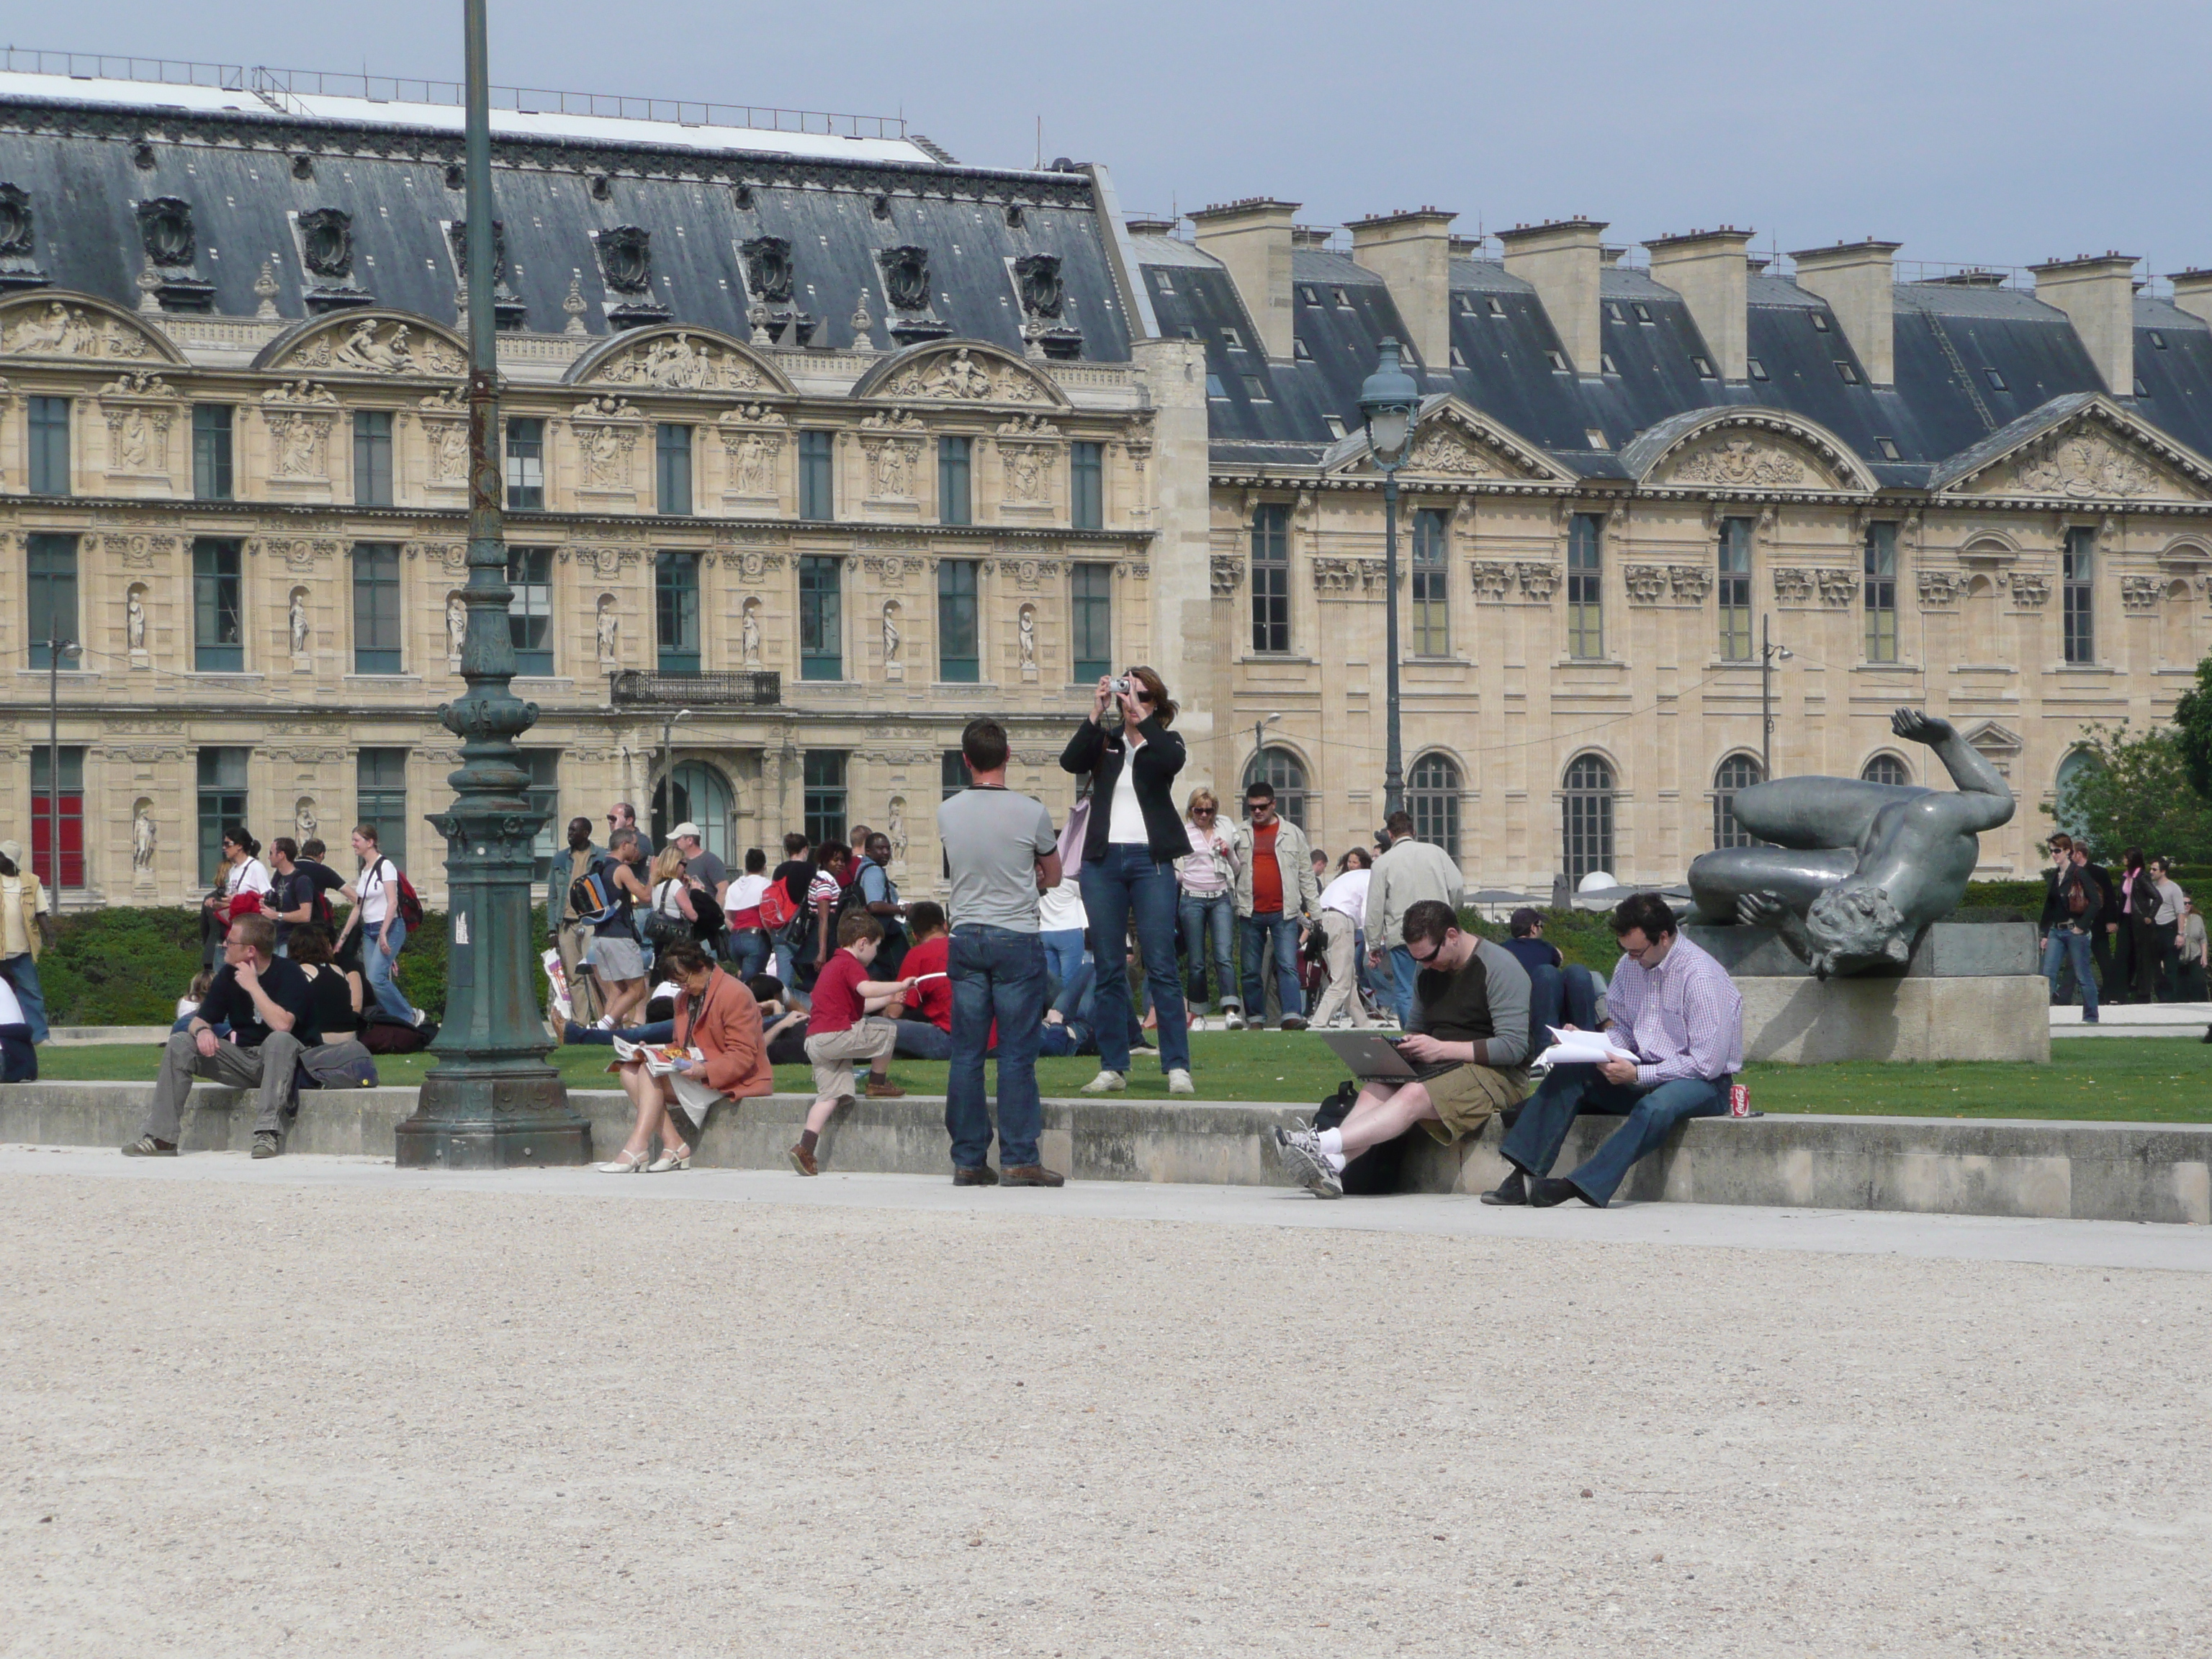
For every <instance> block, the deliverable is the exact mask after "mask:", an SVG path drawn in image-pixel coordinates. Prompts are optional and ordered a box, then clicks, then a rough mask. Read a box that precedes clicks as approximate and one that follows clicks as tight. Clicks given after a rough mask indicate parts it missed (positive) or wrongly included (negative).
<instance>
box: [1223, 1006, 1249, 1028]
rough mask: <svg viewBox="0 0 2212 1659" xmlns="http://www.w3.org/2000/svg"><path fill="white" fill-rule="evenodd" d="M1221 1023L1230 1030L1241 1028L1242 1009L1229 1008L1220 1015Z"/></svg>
mask: <svg viewBox="0 0 2212 1659" xmlns="http://www.w3.org/2000/svg"><path fill="white" fill-rule="evenodd" d="M1221 1023H1222V1024H1224V1025H1225V1026H1226V1027H1227V1028H1228V1029H1229V1030H1232V1031H1241V1030H1243V1029H1244V1011H1243V1009H1242V1008H1231V1010H1230V1011H1229V1012H1227V1013H1225V1014H1224V1015H1223V1016H1222V1017H1221Z"/></svg>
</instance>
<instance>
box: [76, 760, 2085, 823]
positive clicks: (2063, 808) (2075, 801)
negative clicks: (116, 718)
mask: <svg viewBox="0 0 2212 1659" xmlns="http://www.w3.org/2000/svg"><path fill="white" fill-rule="evenodd" d="M34 752H35V751H34ZM2096 770H2097V757H2096V756H2095V755H2094V754H2093V753H2091V752H2090V751H2089V750H2087V749H2075V750H2069V752H2068V754H2067V757H2066V758H2065V759H2064V760H2063V761H2061V762H2059V763H2058V789H2057V796H2058V798H2057V799H2056V800H2054V801H2053V802H2051V817H2053V818H2055V819H2056V820H2057V824H2058V827H2059V828H2060V829H2063V830H2064V831H2065V832H2066V833H2067V834H2068V835H2069V836H2088V835H2089V815H2088V814H2087V812H2085V811H2082V808H2081V799H2080V797H2079V795H2078V794H2077V793H2076V792H2077V790H2078V789H2079V788H2080V787H2081V785H2082V784H2084V783H2086V782H2087V781H2088V780H2089V779H2090V777H2091V776H2092V775H2094V773H2095V772H2096ZM2091 839H2094V837H2091Z"/></svg>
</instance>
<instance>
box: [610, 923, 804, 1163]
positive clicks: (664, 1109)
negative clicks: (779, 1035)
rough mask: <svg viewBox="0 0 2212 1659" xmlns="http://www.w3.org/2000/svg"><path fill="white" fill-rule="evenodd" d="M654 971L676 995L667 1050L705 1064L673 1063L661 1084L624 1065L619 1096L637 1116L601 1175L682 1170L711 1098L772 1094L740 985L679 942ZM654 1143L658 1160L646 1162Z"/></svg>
mask: <svg viewBox="0 0 2212 1659" xmlns="http://www.w3.org/2000/svg"><path fill="white" fill-rule="evenodd" d="M659 967H660V971H661V972H662V973H663V974H665V975H666V976H667V977H669V978H671V979H672V980H674V981H676V983H677V986H678V991H677V994H676V1030H675V1033H674V1035H673V1036H671V1037H670V1039H669V1047H670V1048H672V1049H680V1048H697V1049H698V1050H699V1052H700V1053H701V1054H703V1055H704V1056H705V1058H704V1059H702V1060H678V1061H677V1062H676V1064H675V1069H674V1070H672V1071H671V1072H669V1073H665V1075H663V1076H660V1077H655V1076H654V1075H653V1073H652V1072H651V1071H650V1070H648V1069H647V1066H646V1063H645V1061H644V1060H629V1061H628V1062H626V1063H625V1064H624V1065H623V1067H622V1070H621V1073H619V1075H620V1076H621V1078H622V1085H623V1092H624V1093H625V1094H627V1095H629V1098H630V1104H631V1105H633V1106H635V1108H636V1109H637V1120H636V1121H635V1123H633V1124H632V1125H631V1126H630V1132H629V1139H628V1140H627V1141H625V1142H624V1143H623V1149H622V1152H620V1153H619V1154H618V1155H617V1157H616V1158H614V1159H613V1160H612V1161H611V1162H610V1163H606V1164H600V1165H599V1168H600V1170H602V1171H603V1172H605V1174H608V1175H635V1174H637V1173H638V1172H639V1171H640V1170H649V1171H651V1172H652V1173H653V1174H654V1175H659V1174H661V1173H663V1172H665V1171H666V1170H688V1169H690V1167H691V1151H692V1149H691V1147H690V1145H689V1144H688V1143H687V1142H686V1141H685V1140H684V1135H685V1134H686V1133H690V1134H694V1135H696V1133H698V1132H699V1131H700V1130H701V1129H702V1128H704V1127H706V1121H707V1113H708V1109H709V1108H711V1107H712V1106H713V1105H714V1101H715V1100H716V1099H717V1098H720V1099H723V1100H744V1099H746V1098H748V1097H755V1096H759V1095H767V1094H773V1093H774V1092H775V1072H774V1071H773V1070H772V1069H771V1068H770V1067H769V1063H768V1045H767V1043H766V1042H764V1041H763V1038H762V1036H761V1013H760V1005H759V1004H758V1003H757V1002H755V1001H754V1000H753V994H752V993H751V992H750V991H749V990H747V989H746V988H745V983H744V981H743V980H741V979H737V978H733V977H732V975H728V974H726V973H724V972H723V971H722V969H721V968H720V965H719V964H717V963H715V962H714V959H713V958H712V957H709V956H708V954H707V953H706V952H705V951H702V950H701V949H700V948H699V946H698V945H696V943H695V942H693V941H692V940H690V939H678V941H677V942H676V943H675V944H673V945H670V946H669V947H668V948H667V949H666V950H665V951H662V952H661V953H660V963H659ZM656 1138H657V1139H659V1142H660V1156H659V1158H653V1157H652V1156H651V1154H652V1152H653V1141H654V1139H656Z"/></svg>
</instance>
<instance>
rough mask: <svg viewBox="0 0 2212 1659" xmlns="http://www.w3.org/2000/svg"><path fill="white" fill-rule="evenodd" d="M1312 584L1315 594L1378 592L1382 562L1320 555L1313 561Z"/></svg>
mask: <svg viewBox="0 0 2212 1659" xmlns="http://www.w3.org/2000/svg"><path fill="white" fill-rule="evenodd" d="M1313 584H1314V592H1316V593H1354V592H1358V593H1366V592H1379V591H1380V590H1381V589H1382V587H1383V561H1382V560H1381V559H1354V558H1340V557H1336V556H1329V555H1322V556H1318V557H1316V559H1315V560H1314V561H1313Z"/></svg>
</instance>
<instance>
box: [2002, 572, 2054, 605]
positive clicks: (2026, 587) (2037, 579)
mask: <svg viewBox="0 0 2212 1659" xmlns="http://www.w3.org/2000/svg"><path fill="white" fill-rule="evenodd" d="M1997 581H1998V582H1999V584H2000V585H2002V586H2006V587H2009V588H2011V589H2012V602H2013V604H2015V605H2017V606H2019V607H2020V608H2021V610H2024V611H2034V610H2038V609H2039V608H2041V606H2042V605H2044V603H2045V601H2046V600H2048V599H2050V598H2051V578H2050V577H2048V576H2045V575H2043V574H2039V573H2038V572H2035V571H2032V570H2000V571H1998V572H1997Z"/></svg>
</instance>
